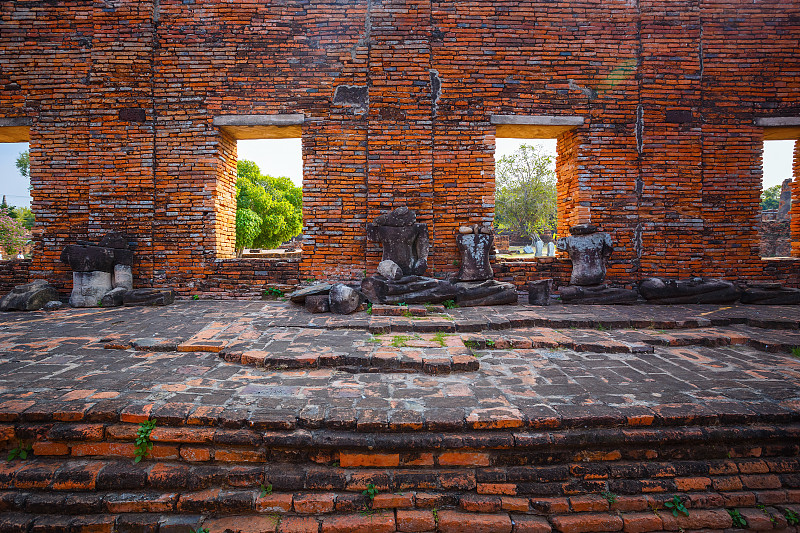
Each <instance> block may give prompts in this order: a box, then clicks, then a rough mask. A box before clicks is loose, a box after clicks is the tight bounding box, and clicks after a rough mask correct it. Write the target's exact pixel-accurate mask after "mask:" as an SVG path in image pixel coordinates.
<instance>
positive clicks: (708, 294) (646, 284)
mask: <svg viewBox="0 0 800 533" xmlns="http://www.w3.org/2000/svg"><path fill="white" fill-rule="evenodd" d="M639 292H640V293H641V294H642V296H643V297H644V299H645V300H647V302H648V303H655V304H727V303H733V302H735V301H736V300H738V299H739V296H741V292H742V291H741V290H740V289H739V288H738V287H737V286H736V285H734V284H733V283H731V282H730V281H725V280H721V279H703V278H692V279H690V280H681V281H676V280H663V279H660V278H650V279H647V280H644V281H643V282H641V283H640V284H639Z"/></svg>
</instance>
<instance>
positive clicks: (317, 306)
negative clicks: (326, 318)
mask: <svg viewBox="0 0 800 533" xmlns="http://www.w3.org/2000/svg"><path fill="white" fill-rule="evenodd" d="M304 305H305V308H306V311H308V312H309V313H327V312H328V311H330V310H331V308H330V304H329V303H328V295H327V294H312V295H309V296H306V297H305V304H304Z"/></svg>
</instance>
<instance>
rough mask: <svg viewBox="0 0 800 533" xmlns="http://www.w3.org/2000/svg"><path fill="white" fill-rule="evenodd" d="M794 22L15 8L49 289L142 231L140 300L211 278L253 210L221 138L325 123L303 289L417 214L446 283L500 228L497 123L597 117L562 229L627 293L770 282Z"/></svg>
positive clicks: (797, 59)
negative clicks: (633, 285)
mask: <svg viewBox="0 0 800 533" xmlns="http://www.w3.org/2000/svg"><path fill="white" fill-rule="evenodd" d="M798 20H800V7H798V6H797V5H787V4H786V3H785V2H781V1H779V0H765V1H762V2H758V3H756V4H745V3H741V2H731V1H725V2H723V1H711V2H704V3H702V4H698V3H697V2H691V1H689V0H660V1H654V0H643V1H641V2H638V3H631V2H629V1H626V0H612V1H610V2H604V3H602V4H598V3H597V2H589V1H584V2H578V3H576V2H568V3H566V2H561V3H553V2H549V1H545V0H536V1H525V2H518V1H514V2H511V1H492V2H489V1H487V0H468V1H465V2H458V3H452V2H435V1H433V2H432V1H430V0H384V1H382V2H375V1H374V0H372V1H369V2H368V1H367V0H364V1H363V2H359V3H352V2H351V3H347V4H342V3H339V2H333V1H320V2H313V3H308V2H299V1H289V2H281V3H266V2H223V1H221V0H209V1H205V2H195V3H185V2H183V1H182V0H161V1H160V2H153V1H151V0H145V1H133V0H114V1H107V2H96V1H89V0H78V1H72V2H66V1H61V2H58V1H53V2H47V3H39V2H4V3H2V5H0V24H2V27H3V32H2V36H0V62H2V64H3V71H2V73H0V86H2V87H3V90H2V92H0V118H13V117H28V118H30V119H31V120H32V122H33V124H32V126H31V178H32V183H33V187H34V190H33V194H32V196H33V208H34V210H35V211H36V214H37V220H38V221H40V222H41V225H40V226H38V227H37V230H36V233H35V241H36V244H35V255H34V257H35V259H34V262H33V265H32V267H31V274H32V276H34V277H48V278H50V279H53V280H54V281H56V282H57V283H59V284H61V285H64V286H68V285H69V284H70V283H71V282H70V278H69V272H68V270H67V268H66V267H65V266H63V265H60V264H59V263H58V261H57V259H58V254H59V253H60V251H61V249H62V248H63V246H64V245H65V244H67V243H70V242H74V241H75V240H76V239H84V238H87V237H88V238H97V237H99V236H100V235H102V234H103V233H105V232H107V231H109V230H122V231H127V232H129V233H131V234H133V235H134V236H135V237H136V239H137V241H138V249H137V259H136V263H135V265H134V273H135V276H136V283H137V284H138V285H156V286H159V285H168V286H174V287H176V288H183V287H186V286H188V284H190V283H191V282H192V280H203V279H206V278H209V277H213V276H214V275H215V274H214V273H215V272H216V270H215V268H216V267H215V266H214V264H215V263H214V261H215V260H217V259H226V258H230V257H232V255H233V239H234V232H233V220H234V209H235V199H234V195H235V187H234V178H235V176H234V162H235V157H234V154H235V145H234V141H235V140H234V139H232V138H230V137H228V136H226V135H225V134H222V133H221V132H220V131H219V130H218V129H217V128H216V127H214V126H213V123H212V122H213V118H214V116H218V115H221V114H275V113H303V114H304V115H305V117H306V122H305V124H304V125H303V157H304V200H305V203H304V215H305V224H306V229H305V231H304V233H305V236H306V240H305V249H304V255H303V260H302V263H301V266H300V271H301V277H314V278H323V277H343V278H357V277H359V276H360V275H362V273H363V271H364V270H365V269H366V270H367V271H371V270H372V269H373V268H374V266H375V264H376V263H377V261H378V260H379V258H380V247H379V245H378V244H377V243H368V242H366V240H365V236H364V228H365V224H366V223H367V222H368V221H370V220H372V219H373V218H375V217H376V216H377V215H378V214H379V213H381V212H382V211H385V210H388V209H390V208H393V207H397V206H400V205H403V204H407V205H409V206H410V207H412V208H414V209H415V210H416V211H417V215H418V218H419V220H421V221H423V222H427V223H428V224H429V229H430V234H431V242H432V256H431V258H430V261H429V264H430V271H431V272H437V273H440V272H447V271H453V270H455V268H456V267H455V266H454V265H453V261H454V260H455V259H457V251H456V246H455V239H454V232H455V229H456V228H457V226H458V225H460V224H463V223H486V224H488V223H489V222H490V221H491V220H492V218H493V212H494V198H493V192H494V159H493V151H494V140H495V131H494V127H493V126H492V125H491V124H490V121H489V118H490V116H491V115H492V114H505V115H509V114H519V115H581V116H583V117H584V118H585V123H584V125H583V126H581V127H579V128H577V129H576V130H574V131H573V132H570V133H567V134H563V135H562V136H561V138H560V139H559V141H560V142H559V148H558V152H559V161H558V172H559V177H560V180H561V182H560V183H559V199H560V200H561V205H560V211H559V216H560V223H559V232H560V233H561V234H562V235H563V234H564V233H565V230H566V228H567V226H568V225H569V224H572V223H575V222H579V221H580V222H585V221H591V222H593V223H595V224H598V225H599V226H601V228H603V229H604V230H606V231H610V232H611V233H612V235H613V239H614V241H615V243H616V247H617V250H616V252H615V255H614V258H613V260H612V265H611V270H610V276H611V277H612V278H613V279H619V280H622V281H627V282H631V281H635V280H636V279H640V278H642V277H645V276H649V275H661V276H669V277H682V278H683V277H689V276H692V275H715V276H724V277H728V278H740V279H763V278H765V277H767V276H766V274H765V271H764V268H765V267H764V263H763V262H762V261H761V260H760V259H759V254H758V237H757V223H758V214H759V210H758V193H759V190H760V181H761V166H760V150H761V142H762V131H761V130H760V129H759V128H757V127H755V126H753V120H754V118H756V117H769V116H796V115H797V114H798V112H799V111H798V109H799V108H798V102H800V84H798V82H797V79H796V76H794V74H793V72H796V71H797V70H798V68H800V56H798V54H797V51H796V48H797V47H796V44H797V43H796V39H795V38H794V36H795V35H796V34H797V33H798V31H800V22H798ZM340 86H347V87H351V88H352V87H355V88H361V90H363V91H366V92H367V93H368V101H365V102H364V105H356V104H355V103H353V102H350V101H347V100H346V99H345V100H337V101H334V94H335V93H336V89H337V87H340ZM796 150H797V148H796ZM797 159H798V158H797V157H796V158H795V176H798V173H799V172H800V167H798V165H799V164H798V162H797ZM795 183H797V181H796V182H795ZM795 187H797V185H796V186H795ZM798 209H800V207H798V206H795V208H794V209H793V213H794V214H795V216H794V219H795V222H794V225H793V228H794V229H793V231H794V233H793V235H795V243H794V248H793V250H794V252H793V253H794V254H795V255H796V256H799V257H800V248H798V245H797V235H800V229H798V228H800V226H798V224H800V214H799V213H800V211H798ZM243 268H245V267H243ZM245 270H246V268H245Z"/></svg>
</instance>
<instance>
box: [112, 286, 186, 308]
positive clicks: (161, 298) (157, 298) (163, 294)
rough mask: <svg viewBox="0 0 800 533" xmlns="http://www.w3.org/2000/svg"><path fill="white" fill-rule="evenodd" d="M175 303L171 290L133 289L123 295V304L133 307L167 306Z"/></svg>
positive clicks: (173, 293)
mask: <svg viewBox="0 0 800 533" xmlns="http://www.w3.org/2000/svg"><path fill="white" fill-rule="evenodd" d="M174 301H175V291H173V290H172V289H133V290H132V291H128V292H126V293H125V297H124V298H123V303H124V304H125V305H126V306H134V305H169V304H171V303H173V302H174Z"/></svg>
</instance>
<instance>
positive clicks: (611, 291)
mask: <svg viewBox="0 0 800 533" xmlns="http://www.w3.org/2000/svg"><path fill="white" fill-rule="evenodd" d="M560 294H561V301H562V302H564V303H565V304H589V305H603V304H608V305H611V304H623V305H627V304H635V303H636V302H637V301H638V300H639V293H638V292H636V291H635V290H634V289H622V288H617V287H609V286H607V285H605V284H601V285H595V286H592V287H580V286H577V285H570V286H568V287H562V288H561V290H560Z"/></svg>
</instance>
